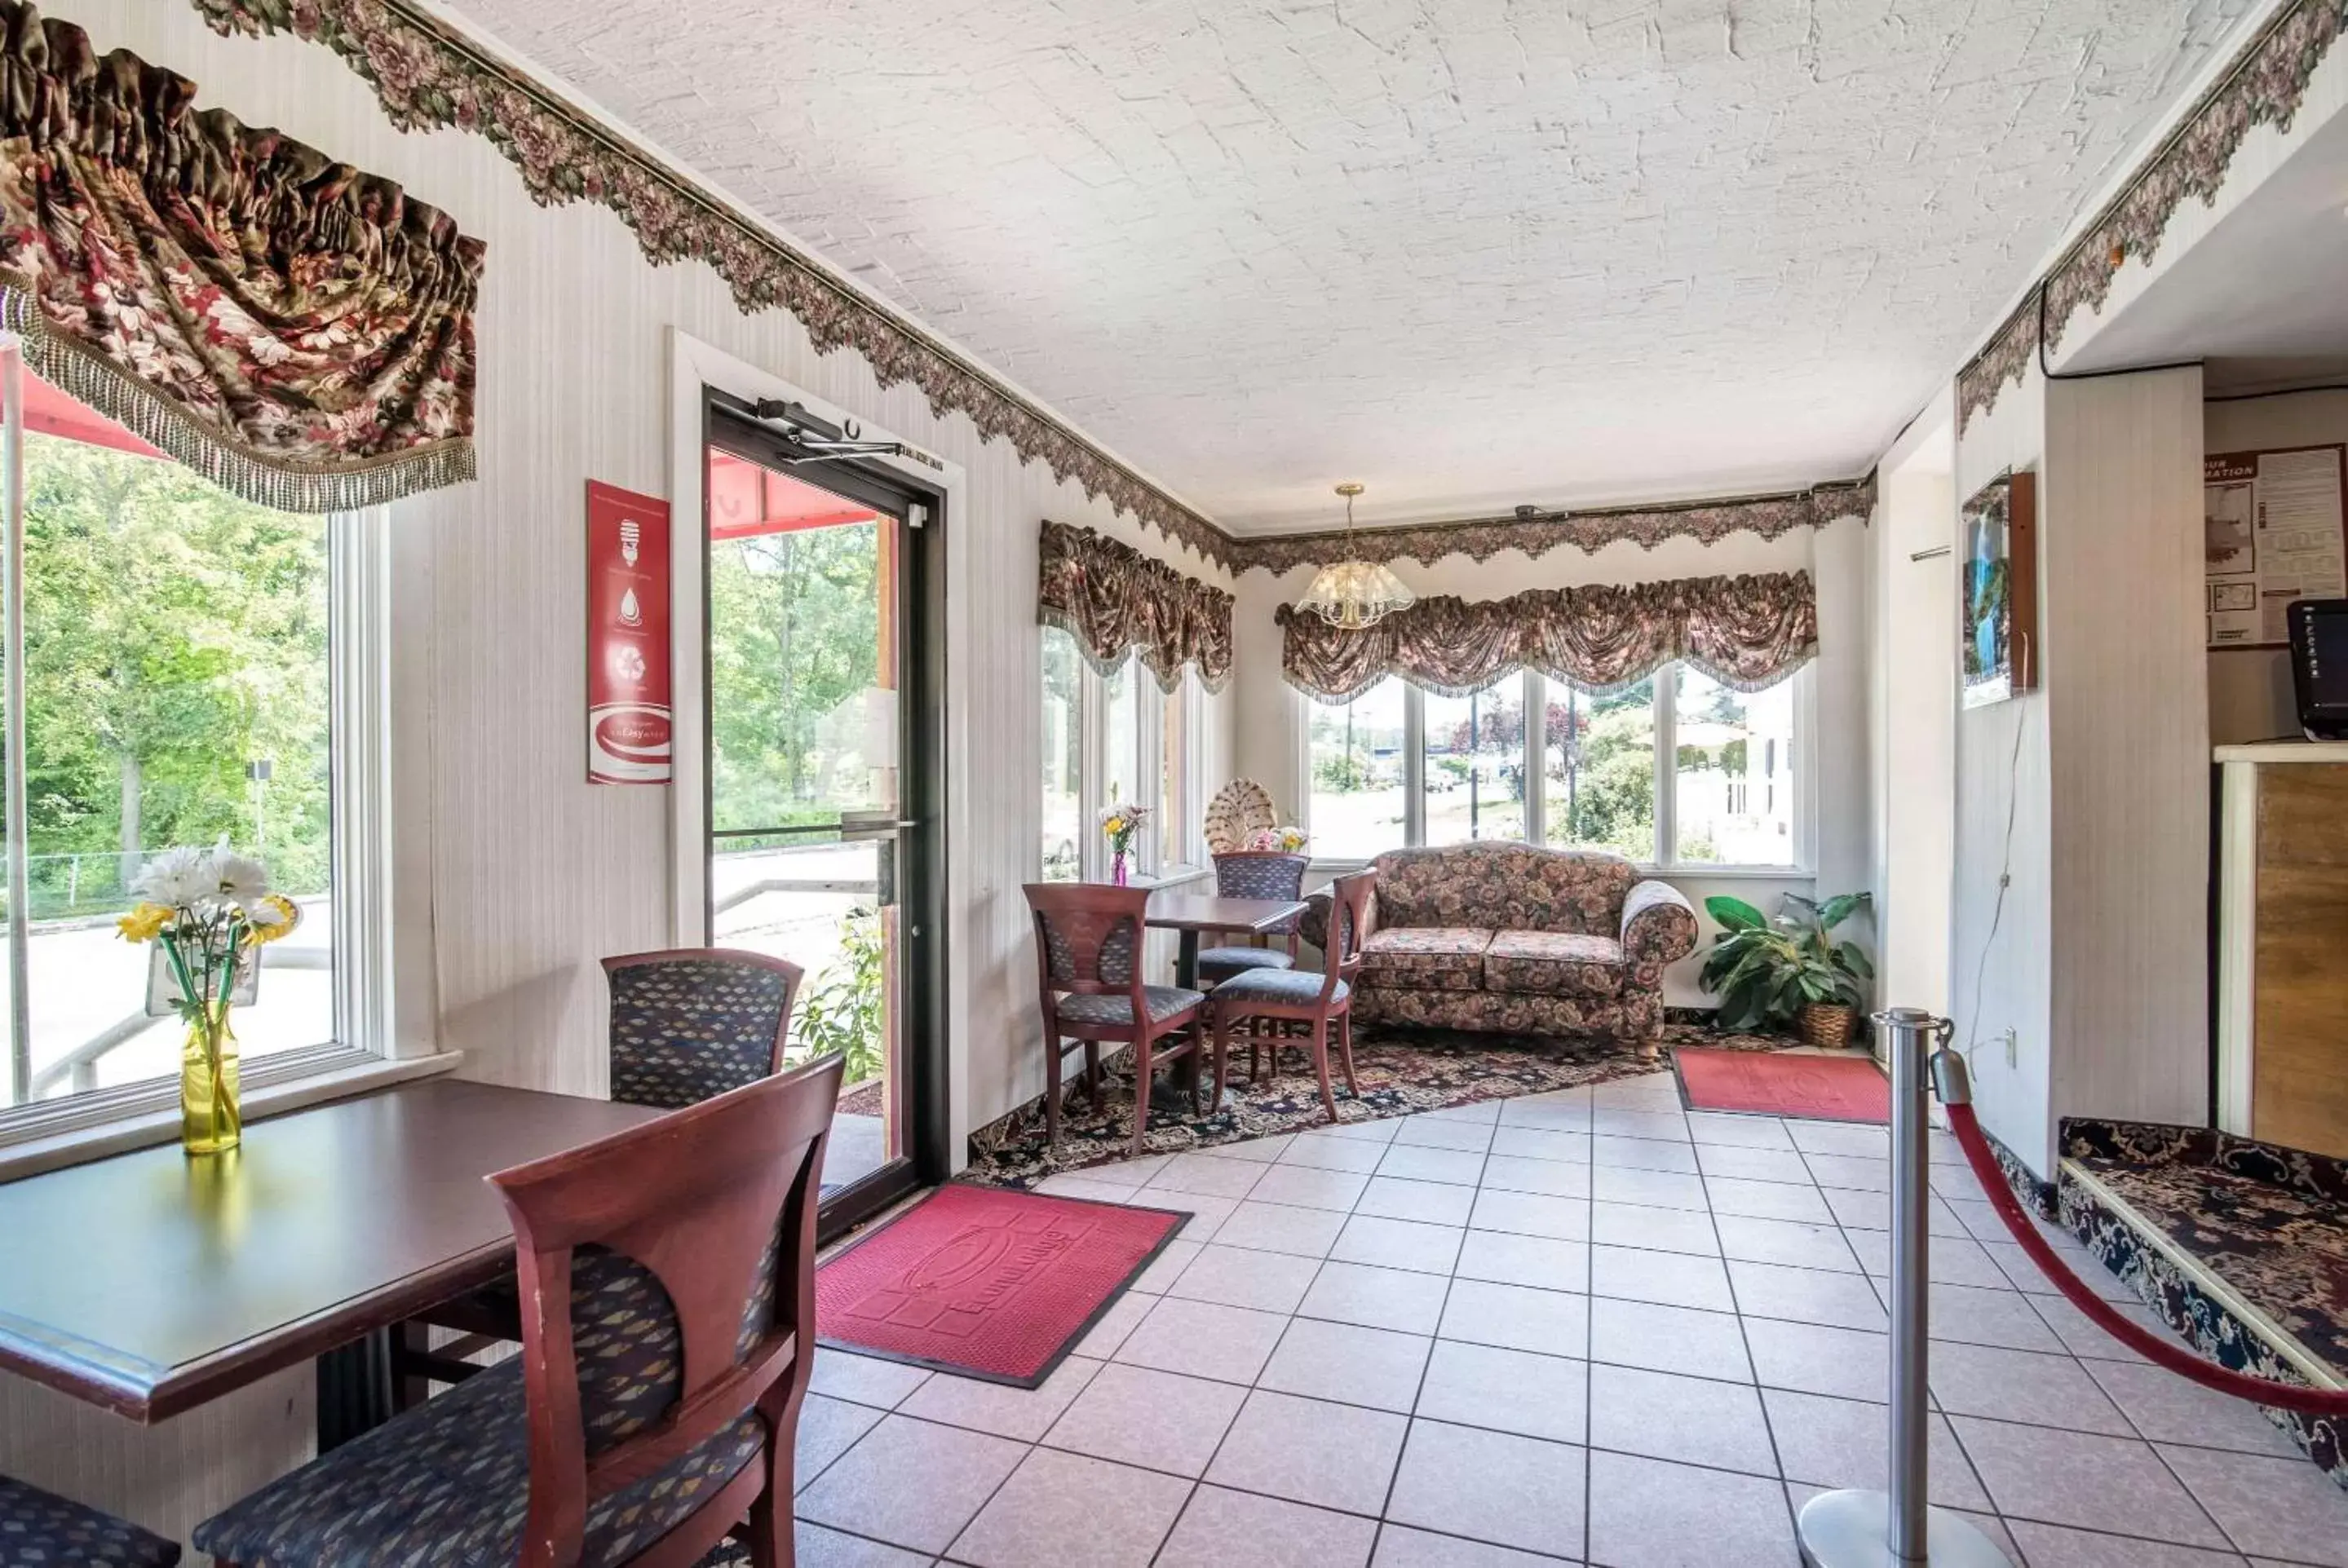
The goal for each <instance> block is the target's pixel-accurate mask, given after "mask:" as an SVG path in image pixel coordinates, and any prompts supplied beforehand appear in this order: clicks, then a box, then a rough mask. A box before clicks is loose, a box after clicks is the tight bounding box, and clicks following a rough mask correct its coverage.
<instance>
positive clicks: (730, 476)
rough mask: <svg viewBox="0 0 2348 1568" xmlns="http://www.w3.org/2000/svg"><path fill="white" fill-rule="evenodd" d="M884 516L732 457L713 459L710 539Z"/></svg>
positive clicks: (830, 525)
mask: <svg viewBox="0 0 2348 1568" xmlns="http://www.w3.org/2000/svg"><path fill="white" fill-rule="evenodd" d="M879 516H880V514H879V513H878V512H875V511H874V510H873V509H872V508H871V507H860V506H858V505H857V504H856V503H855V502H853V501H850V500H846V499H843V498H842V497H839V496H835V495H833V494H832V493H831V492H830V491H829V490H826V489H821V488H819V487H816V486H814V485H809V484H807V483H805V482H803V481H801V480H798V479H794V478H792V477H790V476H789V475H788V474H778V473H776V472H775V471H774V470H773V469H771V468H767V467H762V466H759V465H758V464H756V463H753V462H751V461H750V460H749V459H747V458H746V457H736V456H734V454H733V453H731V452H712V453H710V454H709V537H710V538H713V539H745V538H757V537H758V536H760V535H764V534H788V533H796V532H798V530H799V529H801V528H837V527H839V525H841V524H843V523H869V522H870V521H872V519H873V518H877V517H879Z"/></svg>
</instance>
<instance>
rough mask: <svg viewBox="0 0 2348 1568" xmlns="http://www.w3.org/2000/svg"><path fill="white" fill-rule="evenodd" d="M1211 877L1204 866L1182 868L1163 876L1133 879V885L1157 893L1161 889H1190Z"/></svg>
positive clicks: (1178, 867) (1176, 868)
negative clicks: (1193, 884) (1196, 883)
mask: <svg viewBox="0 0 2348 1568" xmlns="http://www.w3.org/2000/svg"><path fill="white" fill-rule="evenodd" d="M1210 875H1212V873H1210V872H1209V871H1208V870H1207V869H1206V868H1205V867H1203V866H1177V867H1175V868H1174V869H1173V870H1171V871H1169V872H1167V873H1166V874H1165V875H1164V876H1137V877H1135V878H1134V879H1133V885H1134V886H1136V887H1147V888H1148V889H1149V890H1150V891H1151V892H1153V893H1155V892H1157V891H1159V889H1161V888H1168V887H1188V886H1190V885H1191V884H1192V883H1194V882H1204V881H1206V880H1207V878H1208V877H1209V876H1210Z"/></svg>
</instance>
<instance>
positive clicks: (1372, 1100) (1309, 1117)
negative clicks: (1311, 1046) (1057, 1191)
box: [963, 1023, 1797, 1188]
mask: <svg viewBox="0 0 2348 1568" xmlns="http://www.w3.org/2000/svg"><path fill="white" fill-rule="evenodd" d="M1796 1043H1797V1042H1796V1041H1794V1040H1787V1039H1784V1038H1782V1037H1779V1036H1776V1035H1757V1034H1719V1033H1715V1032H1714V1031H1713V1030H1710V1029H1708V1028H1705V1027H1703V1026H1700V1025H1695V1024H1689V1023H1667V1024H1665V1025H1664V1026H1663V1045H1664V1046H1665V1047H1666V1048H1667V1049H1668V1048H1669V1047H1672V1046H1676V1045H1712V1046H1725V1047H1728V1048H1730V1049H1732V1050H1786V1049H1787V1048H1788V1047H1790V1046H1792V1045H1794V1044H1796ZM1072 1061H1073V1058H1072ZM1174 1071H1179V1068H1178V1069H1175V1070H1174ZM1210 1071H1212V1070H1211V1069H1210ZM1331 1071H1332V1076H1333V1078H1334V1079H1335V1081H1336V1085H1337V1119H1338V1120H1339V1121H1340V1122H1369V1121H1375V1120H1376V1119H1378V1118H1380V1117H1385V1116H1407V1115H1409V1114H1410V1113H1411V1112H1416V1111H1434V1110H1437V1109H1439V1108H1441V1107H1443V1106H1446V1105H1467V1104H1471V1103H1473V1102H1477V1101H1480V1100H1506V1099H1510V1098H1513V1097H1514V1096H1517V1095H1519V1094H1540V1093H1543V1092H1545V1091H1549V1090H1552V1089H1571V1088H1574V1087H1575V1086H1577V1085H1580V1084H1584V1083H1599V1082H1603V1081H1606V1080H1608V1079H1614V1078H1630V1077H1634V1076H1637V1075H1639V1074H1641V1073H1649V1072H1668V1071H1671V1069H1670V1065H1669V1063H1668V1061H1642V1060H1641V1059H1640V1058H1639V1056H1638V1055H1637V1053H1636V1052H1635V1051H1632V1050H1629V1049H1627V1048H1626V1047H1623V1046H1622V1045H1619V1044H1617V1043H1615V1042H1614V1041H1612V1040H1567V1039H1550V1038H1535V1037H1519V1036H1512V1035H1494V1034H1470V1033H1467V1032H1465V1031H1463V1030H1432V1029H1429V1030H1405V1029H1398V1028H1391V1027H1387V1026H1383V1025H1380V1026H1371V1025H1365V1026H1363V1027H1362V1028H1361V1029H1359V1030H1355V1032H1354V1076H1355V1077H1356V1078H1357V1079H1358V1080H1359V1081H1360V1083H1361V1090H1362V1092H1361V1097H1360V1098H1359V1099H1355V1098H1354V1096H1352V1095H1349V1094H1347V1093H1346V1092H1345V1086H1344V1079H1343V1078H1342V1077H1338V1076H1336V1069H1335V1064H1334V1062H1332V1064H1331ZM1103 1078H1104V1080H1105V1081H1104V1083H1103V1085H1102V1095H1101V1103H1100V1104H1098V1105H1093V1104H1091V1103H1089V1102H1087V1101H1086V1098H1085V1094H1084V1090H1083V1087H1082V1084H1081V1081H1077V1083H1076V1086H1075V1087H1073V1088H1072V1089H1071V1090H1070V1091H1069V1092H1068V1097H1067V1100H1066V1102H1065V1105H1064V1107H1063V1109H1062V1112H1061V1115H1060V1142H1059V1144H1058V1146H1057V1147H1056V1148H1055V1147H1053V1146H1051V1144H1050V1143H1049V1142H1048V1141H1047V1140H1046V1138H1045V1132H1044V1103H1043V1100H1042V1098H1041V1097H1040V1096H1039V1097H1038V1098H1037V1099H1035V1101H1033V1102H1029V1103H1028V1104H1026V1105H1025V1106H1022V1107H1021V1108H1020V1109H1019V1110H1018V1111H1015V1112H1013V1113H1012V1114H1011V1115H1009V1116H1007V1117H1004V1119H1003V1120H1002V1121H999V1122H994V1124H993V1125H991V1126H988V1127H985V1128H983V1129H981V1130H980V1131H979V1132H974V1133H973V1134H972V1135H971V1141H970V1142H971V1163H970V1169H969V1170H968V1171H966V1172H965V1173H963V1180H965V1181H971V1182H981V1183H985V1184H991V1185H994V1186H1004V1187H1020V1188H1025V1187H1031V1186H1033V1185H1035V1184H1036V1183H1037V1182H1040V1181H1042V1180H1043V1179H1044V1178H1045V1177H1046V1176H1049V1175H1053V1174H1055V1173H1058V1172H1062V1171H1076V1170H1082V1169H1083V1168H1084V1167H1085V1166H1086V1165H1098V1164H1103V1163H1107V1162H1108V1161H1111V1160H1121V1159H1124V1158H1125V1157H1126V1156H1127V1154H1128V1153H1130V1152H1131V1150H1132V1143H1131V1140H1132V1136H1133V1075H1132V1071H1131V1069H1130V1066H1129V1065H1128V1061H1127V1060H1126V1056H1125V1053H1124V1052H1122V1051H1120V1052H1119V1054H1118V1056H1117V1060H1116V1061H1112V1062H1109V1063H1107V1065H1106V1066H1105V1067H1104V1068H1103ZM1265 1079H1266V1081H1264V1082H1262V1083H1251V1082H1249V1081H1248V1079H1247V1061H1246V1053H1245V1051H1243V1050H1240V1049H1239V1048H1238V1046H1237V1045H1236V1043H1234V1047H1233V1050H1232V1061H1231V1086H1230V1091H1229V1097H1230V1102H1229V1103H1228V1104H1227V1105H1226V1106H1225V1107H1224V1108H1223V1109H1222V1110H1220V1111H1216V1110H1212V1109H1210V1110H1209V1111H1208V1112H1206V1114H1204V1115H1202V1116H1196V1117H1194V1116H1192V1115H1191V1114H1190V1113H1189V1105H1188V1103H1187V1102H1185V1104H1184V1105H1183V1107H1182V1109H1181V1110H1180V1111H1179V1112H1174V1111H1166V1110H1160V1111H1157V1112H1153V1113H1152V1114H1151V1116H1150V1118H1149V1132H1148V1139H1147V1141H1146V1146H1147V1148H1148V1152H1149V1153H1153V1154H1167V1153H1180V1152H1182V1151H1184V1150H1188V1149H1209V1148H1212V1147H1214V1146H1215V1145H1216V1144H1218V1143H1238V1142H1240V1141H1241V1140H1242V1139H1247V1138H1268V1137H1272V1136H1274V1135H1275V1134H1278V1133H1282V1132H1300V1131H1303V1129H1305V1128H1308V1127H1314V1126H1319V1125H1322V1124H1323V1123H1324V1122H1326V1120H1327V1113H1326V1112H1324V1111H1323V1109H1322V1106H1321V1086H1320V1082H1319V1081H1318V1080H1317V1079H1316V1078H1314V1076H1313V1066H1312V1059H1311V1058H1310V1056H1309V1055H1307V1053H1305V1052H1304V1051H1303V1050H1294V1049H1291V1050H1285V1051H1282V1053H1281V1057H1280V1071H1278V1072H1277V1073H1276V1074H1275V1073H1272V1072H1267V1073H1266V1075H1265Z"/></svg>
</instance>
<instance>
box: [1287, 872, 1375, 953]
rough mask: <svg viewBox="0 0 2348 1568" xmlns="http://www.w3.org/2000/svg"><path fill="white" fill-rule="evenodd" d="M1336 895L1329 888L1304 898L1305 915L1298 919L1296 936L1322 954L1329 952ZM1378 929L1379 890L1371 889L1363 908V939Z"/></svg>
mask: <svg viewBox="0 0 2348 1568" xmlns="http://www.w3.org/2000/svg"><path fill="white" fill-rule="evenodd" d="M1336 903H1337V898H1336V895H1334V894H1333V893H1331V892H1330V891H1329V890H1328V889H1327V888H1325V887H1324V888H1323V889H1322V890H1321V891H1320V892H1318V893H1307V894H1306V895H1305V896H1304V913H1303V914H1302V915H1299V916H1298V917H1296V934H1297V935H1298V936H1300V937H1302V938H1304V939H1305V941H1307V942H1309V943H1311V944H1312V946H1313V948H1314V949H1316V950H1317V951H1320V952H1323V953H1325V952H1327V951H1328V950H1329V911H1330V910H1331V909H1332V908H1334V907H1335V906H1336ZM1377 928H1378V890H1377V889H1376V888H1375V887H1373V888H1371V889H1370V897H1369V899H1368V901H1367V902H1365V904H1364V905H1363V906H1362V938H1363V940H1365V941H1367V940H1368V939H1369V936H1370V933H1371V932H1373V931H1375V930H1376V929H1377Z"/></svg>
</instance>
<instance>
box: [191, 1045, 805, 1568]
mask: <svg viewBox="0 0 2348 1568" xmlns="http://www.w3.org/2000/svg"><path fill="white" fill-rule="evenodd" d="M839 1078H840V1060H839V1058H838V1057H837V1056H831V1057H827V1058H825V1059H824V1060H823V1061H819V1062H817V1063H815V1064H814V1065H813V1066H810V1067H808V1068H806V1069H804V1070H803V1071H798V1072H795V1073H792V1074H790V1075H788V1077H769V1078H765V1079H761V1080H759V1081H757V1082H754V1083H751V1084H749V1085H748V1086H747V1087H746V1088H742V1089H736V1090H734V1091H731V1092H729V1093H726V1094H723V1095H720V1096H719V1097H718V1098H716V1099H715V1100H711V1101H707V1102H704V1103H702V1104H699V1105H695V1106H692V1107H690V1108H688V1109H686V1110H683V1111H678V1112H674V1113H673V1114H671V1115H668V1116H664V1117H662V1118H661V1119H660V1120H659V1121H657V1122H648V1123H646V1124H645V1125H644V1126H642V1127H635V1128H631V1129H630V1130H629V1131H627V1132H622V1133H619V1134H618V1135H616V1136H614V1137H611V1138H606V1139H603V1140H602V1141H601V1142H600V1143H591V1144H588V1145H587V1146H585V1147H583V1148H579V1149H572V1150H570V1151H568V1152H566V1153H561V1154H556V1155H553V1156H551V1158H548V1159H544V1160H539V1161H535V1162H533V1163H530V1164H527V1165H519V1166H516V1167H515V1168H513V1169H512V1170H510V1171H502V1172H499V1173H498V1174H496V1175H494V1176H491V1177H490V1178H489V1180H490V1181H491V1182H492V1183H494V1184H496V1186H497V1188H498V1191H499V1194H500V1195H502V1196H503V1197H504V1199H505V1203H506V1211H507V1213H508V1214H509V1215H510V1217H511V1219H512V1221H513V1229H514V1240H515V1245H516V1247H517V1249H518V1251H519V1253H520V1272H521V1287H522V1300H523V1302H524V1303H525V1304H526V1310H525V1312H524V1314H523V1319H522V1353H521V1355H520V1357H518V1358H514V1359H512V1360H509V1361H506V1362H503V1363H501V1364H500V1365H499V1366H498V1367H496V1368H491V1369H490V1370H489V1371H487V1372H484V1373H482V1374H481V1375H480V1376H479V1377H477V1378H471V1379H469V1380H468V1381H466V1382H465V1383H463V1384H461V1385H459V1386H458V1387H457V1388H456V1389H451V1390H450V1391H448V1393H446V1394H443V1395H441V1396H440V1397H439V1398H438V1399H432V1400H430V1401H428V1402H427V1403H426V1404H425V1405H423V1406H421V1407H420V1408H418V1409H413V1410H409V1411H407V1412H406V1413H405V1414H403V1415H400V1416H397V1417H396V1418H394V1419H392V1420H390V1421H389V1422H387V1423H386V1424H385V1425H383V1426H380V1427H377V1428H376V1429H375V1430H372V1431H370V1432H367V1433H366V1434H364V1435H363V1436H361V1437H359V1438H357V1439H355V1440H352V1441H350V1442H348V1443H345V1444H344V1445H343V1446H342V1447H340V1448H337V1449H335V1450H333V1451H332V1452H330V1453H327V1454H325V1455H324V1456H323V1457H322V1458H320V1459H317V1460H313V1461H312V1462H311V1463H309V1464H307V1465H304V1467H303V1468H301V1469H300V1470H297V1471H294V1472H293V1474H291V1475H289V1476H286V1477H284V1478H283V1479H282V1480H280V1481H273V1482H272V1483H271V1484H270V1485H268V1486H266V1487H263V1489H262V1490H261V1491H257V1492H255V1493H253V1494H252V1496H250V1497H248V1498H245V1499H244V1500H243V1501H240V1502H237V1503H235V1504H233V1505H232V1506H231V1507H230V1508H228V1509H227V1510H225V1511H224V1512H221V1513H219V1514H216V1515H214V1516H213V1517H212V1518H211V1519H209V1520H207V1521H205V1522H203V1523H202V1524H201V1525H199V1526H197V1528H196V1533H195V1540H196V1544H197V1546H198V1547H199V1548H200V1549H201V1550H203V1551H205V1552H209V1553H211V1554H212V1556H213V1558H214V1560H215V1562H216V1563H218V1564H219V1565H220V1568H234V1565H236V1564H240V1563H243V1564H262V1563H266V1564H268V1568H373V1565H376V1564H383V1565H386V1568H388V1565H390V1564H407V1563H458V1562H481V1563H518V1564H519V1565H520V1568H614V1565H616V1564H619V1563H640V1564H643V1565H644V1568H686V1565H688V1564H690V1563H695V1562H696V1561H697V1560H698V1559H699V1558H700V1557H701V1556H702V1555H703V1554H704V1553H706V1552H708V1551H709V1550H710V1549H711V1548H713V1547H714V1546H716V1544H717V1543H718V1542H720V1541H721V1540H723V1539H725V1538H726V1536H727V1535H728V1534H729V1533H732V1532H735V1530H736V1526H737V1524H739V1522H741V1521H742V1520H744V1519H745V1517H746V1516H747V1520H748V1522H749V1523H748V1531H747V1533H748V1537H749V1547H750V1553H751V1561H752V1562H753V1563H756V1564H757V1568H788V1564H789V1563H791V1562H792V1561H793V1558H792V1545H791V1493H792V1443H793V1441H794V1439H795V1438H796V1436H797V1431H798V1416H799V1409H800V1406H801V1405H802V1404H803V1403H804V1401H805V1399H806V1398H807V1390H808V1377H809V1375H810V1373H811V1372H812V1371H813V1369H814V1353H815V1328H816V1322H815V1237H816V1211H817V1208H818V1205H819V1203H820V1201H821V1193H822V1173H823V1151H824V1143H825V1140H826V1138H827V1136H828V1135H829V1132H830V1128H831V1116H832V1111H833V1108H834V1106H835V1104H836V1102H837V1101H838V1099H839Z"/></svg>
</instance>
